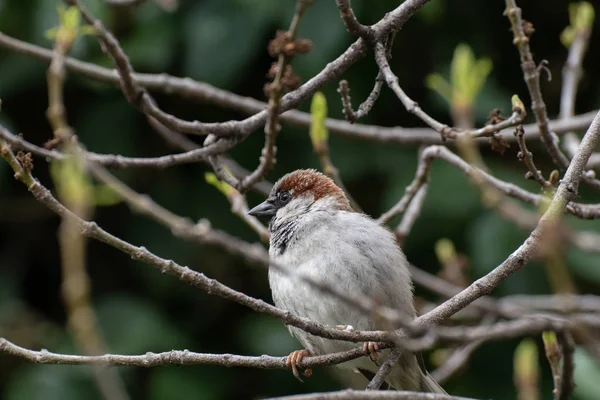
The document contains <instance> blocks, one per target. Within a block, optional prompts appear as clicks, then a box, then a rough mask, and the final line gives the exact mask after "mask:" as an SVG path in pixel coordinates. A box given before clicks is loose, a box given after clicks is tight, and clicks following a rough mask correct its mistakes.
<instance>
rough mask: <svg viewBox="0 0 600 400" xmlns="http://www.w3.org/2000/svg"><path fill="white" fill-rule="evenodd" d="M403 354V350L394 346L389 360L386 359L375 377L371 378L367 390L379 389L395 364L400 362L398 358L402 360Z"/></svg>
mask: <svg viewBox="0 0 600 400" xmlns="http://www.w3.org/2000/svg"><path fill="white" fill-rule="evenodd" d="M401 355H402V350H401V349H399V348H397V347H394V348H393V349H392V350H391V351H390V354H389V355H388V358H387V360H385V362H384V363H383V365H382V366H381V367H379V369H378V370H377V373H376V374H375V376H374V377H373V379H371V382H369V384H368V385H367V387H366V389H365V390H379V388H380V387H381V385H382V384H383V383H384V382H385V380H386V378H387V377H388V375H389V374H390V372H391V371H392V368H393V367H394V365H396V364H397V363H398V360H400V356H401Z"/></svg>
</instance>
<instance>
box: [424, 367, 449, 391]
mask: <svg viewBox="0 0 600 400" xmlns="http://www.w3.org/2000/svg"><path fill="white" fill-rule="evenodd" d="M421 390H422V391H424V392H431V393H442V394H448V393H447V392H446V391H445V390H444V388H442V387H441V386H440V384H439V383H437V382H436V381H435V379H433V378H432V377H431V375H429V373H428V372H424V373H423V375H422V376H421Z"/></svg>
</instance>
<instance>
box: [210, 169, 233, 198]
mask: <svg viewBox="0 0 600 400" xmlns="http://www.w3.org/2000/svg"><path fill="white" fill-rule="evenodd" d="M204 179H205V180H206V183H208V184H209V185H211V186H214V187H215V188H217V190H218V191H219V192H221V193H223V194H224V195H225V196H226V197H229V196H231V195H232V194H233V193H232V191H235V189H234V188H232V187H231V186H230V185H229V184H227V183H226V182H223V181H222V180H220V179H219V178H217V176H216V175H215V174H213V173H212V172H207V173H205V174H204Z"/></svg>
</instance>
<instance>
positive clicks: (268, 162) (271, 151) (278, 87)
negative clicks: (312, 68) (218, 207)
mask: <svg viewBox="0 0 600 400" xmlns="http://www.w3.org/2000/svg"><path fill="white" fill-rule="evenodd" d="M310 4H312V0H296V12H295V13H294V17H293V18H292V22H291V24H290V28H289V30H288V31H287V32H284V33H282V34H281V35H280V36H278V37H277V38H275V39H273V41H272V42H271V43H273V42H275V41H277V40H279V39H284V40H285V41H286V42H289V43H290V44H293V43H294V40H295V39H296V34H297V32H298V27H299V25H300V19H301V18H302V16H303V15H304V13H305V12H306V10H307V8H308V6H309V5H310ZM281 47H282V49H281V52H280V53H279V56H278V60H277V66H276V69H275V78H274V79H273V82H272V83H271V84H270V85H269V92H270V93H269V104H268V106H267V122H266V124H265V145H264V147H263V149H262V151H261V155H260V162H259V164H258V167H257V168H256V170H254V171H252V172H251V173H250V174H249V175H248V176H246V177H245V178H244V179H243V180H242V181H241V182H239V183H238V184H237V185H235V186H234V187H235V188H236V189H237V190H239V191H240V192H241V193H244V192H245V191H246V190H247V189H248V188H250V187H252V186H253V185H254V184H255V183H256V182H258V181H260V180H261V179H262V178H263V177H264V176H265V175H266V174H267V173H268V172H269V171H270V170H271V169H272V168H273V166H274V165H275V163H276V160H275V155H276V153H277V148H276V147H275V142H276V140H277V134H278V133H279V131H280V130H281V126H280V125H279V114H280V112H279V107H280V105H281V97H282V95H283V94H284V93H285V91H286V87H285V83H284V80H283V78H284V76H285V75H286V73H287V72H288V71H289V74H290V75H291V74H292V73H291V65H290V62H291V61H292V58H293V55H290V54H288V52H287V51H286V50H285V47H286V46H281ZM221 176H223V174H221Z"/></svg>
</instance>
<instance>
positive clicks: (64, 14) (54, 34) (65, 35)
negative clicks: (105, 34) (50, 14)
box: [46, 3, 95, 46]
mask: <svg viewBox="0 0 600 400" xmlns="http://www.w3.org/2000/svg"><path fill="white" fill-rule="evenodd" d="M57 11H58V21H59V26H57V27H56V28H52V29H50V30H48V31H47V32H46V37H47V38H48V39H50V40H55V41H58V42H63V43H65V44H67V45H68V46H70V45H71V44H72V43H73V42H74V41H75V39H77V37H78V36H80V35H93V34H94V33H95V30H94V28H93V27H92V26H90V25H81V14H80V13H79V9H78V8H77V7H75V6H69V7H65V5H64V4H62V3H61V4H59V5H58V6H57Z"/></svg>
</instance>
